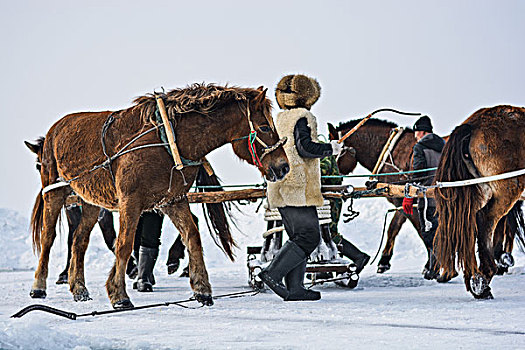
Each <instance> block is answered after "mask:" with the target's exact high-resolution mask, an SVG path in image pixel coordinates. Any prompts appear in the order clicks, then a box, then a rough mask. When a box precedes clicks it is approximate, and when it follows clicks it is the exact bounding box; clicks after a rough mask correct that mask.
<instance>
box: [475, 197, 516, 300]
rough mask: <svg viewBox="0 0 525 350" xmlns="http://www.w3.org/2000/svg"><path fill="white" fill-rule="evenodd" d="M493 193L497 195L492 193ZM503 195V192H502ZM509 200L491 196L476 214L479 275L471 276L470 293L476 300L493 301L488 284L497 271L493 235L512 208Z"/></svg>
mask: <svg viewBox="0 0 525 350" xmlns="http://www.w3.org/2000/svg"><path fill="white" fill-rule="evenodd" d="M494 193H498V192H496V191H494ZM504 193H505V192H504ZM512 204H513V203H512V202H511V199H510V198H508V197H507V196H505V195H498V196H496V195H495V196H493V197H492V199H491V200H490V201H489V202H488V203H487V205H486V206H485V207H484V208H483V209H482V210H480V211H479V212H478V213H477V217H476V220H477V227H478V231H477V237H476V239H477V243H478V256H479V262H480V264H479V274H477V275H475V276H473V278H472V281H471V289H470V292H471V293H472V295H473V296H474V298H476V299H493V298H494V297H493V296H492V293H491V291H490V287H489V285H490V282H491V280H492V277H493V276H494V274H495V273H496V271H497V266H496V263H495V261H494V250H493V246H492V244H493V235H494V230H495V229H496V227H497V225H498V223H499V222H500V221H504V220H501V219H502V218H503V217H504V215H505V214H506V213H507V212H508V211H509V210H510V209H511V208H512Z"/></svg>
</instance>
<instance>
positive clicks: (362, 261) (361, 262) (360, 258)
mask: <svg viewBox="0 0 525 350" xmlns="http://www.w3.org/2000/svg"><path fill="white" fill-rule="evenodd" d="M341 245H342V246H343V249H342V253H343V255H344V256H346V257H347V258H349V259H350V260H352V261H353V262H354V264H355V265H356V266H357V270H356V273H360V272H361V271H362V270H363V268H364V267H365V266H366V264H368V261H369V260H370V255H368V254H366V253H363V252H362V251H360V250H359V249H358V248H357V247H356V246H355V245H353V244H352V243H350V242H349V241H347V240H346V239H344V238H343V239H342V240H341Z"/></svg>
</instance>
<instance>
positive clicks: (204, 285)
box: [162, 200, 213, 305]
mask: <svg viewBox="0 0 525 350" xmlns="http://www.w3.org/2000/svg"><path fill="white" fill-rule="evenodd" d="M162 211H163V212H164V213H165V214H166V215H168V217H169V218H170V219H171V221H172V222H173V224H174V225H175V227H176V228H177V229H178V230H179V232H180V234H181V236H182V239H183V240H184V245H185V246H186V247H187V249H188V256H189V266H190V285H191V288H192V290H193V292H194V295H195V298H196V299H197V300H198V301H199V302H201V303H202V304H203V305H213V299H212V297H211V285H210V282H209V280H208V272H207V271H206V266H205V264H204V259H203V256H202V244H201V237H200V234H199V230H198V229H197V225H195V222H194V221H193V218H192V216H191V211H190V206H189V204H188V201H187V200H183V201H180V202H177V203H175V204H173V205H171V206H168V207H165V208H163V209H162Z"/></svg>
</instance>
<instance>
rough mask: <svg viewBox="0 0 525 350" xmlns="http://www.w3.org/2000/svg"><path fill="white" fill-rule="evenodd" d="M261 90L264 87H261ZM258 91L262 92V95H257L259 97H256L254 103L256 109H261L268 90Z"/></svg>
mask: <svg viewBox="0 0 525 350" xmlns="http://www.w3.org/2000/svg"><path fill="white" fill-rule="evenodd" d="M261 88H262V86H261ZM257 90H258V91H260V93H259V94H258V95H257V97H255V99H254V100H253V102H254V104H255V106H256V107H259V106H260V105H261V104H262V102H263V101H264V99H265V98H266V91H267V90H268V89H267V88H266V89H263V90H259V89H257Z"/></svg>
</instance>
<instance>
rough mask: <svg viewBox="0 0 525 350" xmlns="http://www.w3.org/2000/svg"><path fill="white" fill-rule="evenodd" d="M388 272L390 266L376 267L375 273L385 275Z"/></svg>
mask: <svg viewBox="0 0 525 350" xmlns="http://www.w3.org/2000/svg"><path fill="white" fill-rule="evenodd" d="M388 270H390V264H388V265H377V273H385V272H386V271H388Z"/></svg>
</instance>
